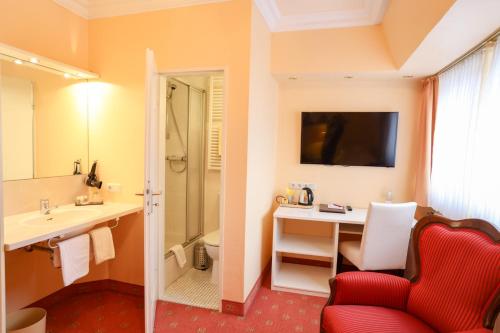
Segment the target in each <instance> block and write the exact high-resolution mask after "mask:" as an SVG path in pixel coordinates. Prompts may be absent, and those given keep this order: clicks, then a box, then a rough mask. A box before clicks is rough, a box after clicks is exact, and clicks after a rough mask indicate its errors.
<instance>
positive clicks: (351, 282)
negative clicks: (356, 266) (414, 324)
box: [327, 272, 410, 310]
mask: <svg viewBox="0 0 500 333" xmlns="http://www.w3.org/2000/svg"><path fill="white" fill-rule="evenodd" d="M330 290H331V293H330V299H329V300H328V303H327V305H373V306H383V307H387V308H393V309H398V310H406V302H407V300H408V294H409V292H410V281H409V280H407V279H404V278H401V277H398V276H393V275H388V274H382V273H374V272H346V273H341V274H338V275H337V276H336V277H334V278H333V279H330Z"/></svg>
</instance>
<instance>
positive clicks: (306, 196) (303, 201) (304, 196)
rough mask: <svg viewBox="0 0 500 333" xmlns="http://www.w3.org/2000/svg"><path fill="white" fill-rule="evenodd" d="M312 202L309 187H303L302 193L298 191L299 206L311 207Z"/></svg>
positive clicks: (312, 197) (311, 192)
mask: <svg viewBox="0 0 500 333" xmlns="http://www.w3.org/2000/svg"><path fill="white" fill-rule="evenodd" d="M313 201H314V194H313V191H312V190H311V189H310V188H309V187H304V188H303V189H302V191H300V195H299V205H301V206H312V204H313Z"/></svg>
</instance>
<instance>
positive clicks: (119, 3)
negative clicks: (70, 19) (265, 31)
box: [53, 0, 230, 19]
mask: <svg viewBox="0 0 500 333" xmlns="http://www.w3.org/2000/svg"><path fill="white" fill-rule="evenodd" d="M53 1H54V2H56V3H58V4H59V5H61V6H63V7H65V8H66V9H68V10H70V11H72V12H73V13H75V14H77V15H80V16H81V17H84V18H86V19H93V18H101V17H111V16H120V15H128V14H137V13H142V12H149V11H155V10H162V9H169V8H177V7H187V6H194V5H201V4H207V3H214V2H223V1H230V0H53Z"/></svg>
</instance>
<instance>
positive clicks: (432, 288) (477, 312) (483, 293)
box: [321, 215, 500, 333]
mask: <svg viewBox="0 0 500 333" xmlns="http://www.w3.org/2000/svg"><path fill="white" fill-rule="evenodd" d="M499 242H500V233H499V232H498V231H497V230H496V229H495V227H493V226H492V225H490V224H489V223H487V222H485V221H482V220H462V221H452V220H448V219H446V218H444V217H440V216H436V215H432V216H427V217H424V218H423V219H421V220H420V221H419V222H418V224H417V225H416V227H415V230H414V232H413V246H414V253H415V260H416V265H417V267H416V273H415V276H414V277H413V278H412V279H411V280H407V279H404V278H400V277H396V276H392V275H387V274H381V273H373V272H348V273H341V274H339V275H337V277H335V278H333V279H331V280H330V288H331V295H330V299H329V300H328V303H327V305H326V306H325V308H324V309H323V311H322V313H321V332H328V333H358V332H359V333H371V332H373V333H375V332H377V333H379V332H380V333H392V332H394V333H427V332H464V333H465V332H467V333H480V332H492V331H491V330H492V328H493V325H494V323H495V319H496V317H497V315H498V312H499V309H500V243H499Z"/></svg>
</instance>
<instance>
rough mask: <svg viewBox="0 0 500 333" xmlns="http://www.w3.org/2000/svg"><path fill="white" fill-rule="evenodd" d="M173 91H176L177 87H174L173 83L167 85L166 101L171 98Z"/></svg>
mask: <svg viewBox="0 0 500 333" xmlns="http://www.w3.org/2000/svg"><path fill="white" fill-rule="evenodd" d="M175 89H177V85H175V84H174V83H169V84H168V88H167V98H168V99H171V98H172V94H173V93H174V90H175Z"/></svg>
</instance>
